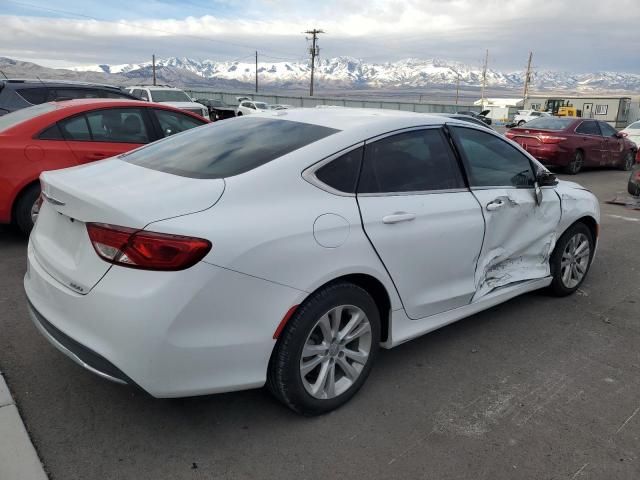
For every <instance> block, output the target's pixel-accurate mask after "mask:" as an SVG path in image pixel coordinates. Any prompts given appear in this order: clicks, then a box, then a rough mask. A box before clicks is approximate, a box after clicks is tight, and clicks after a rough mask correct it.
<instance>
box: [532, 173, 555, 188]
mask: <svg viewBox="0 0 640 480" xmlns="http://www.w3.org/2000/svg"><path fill="white" fill-rule="evenodd" d="M536 181H537V183H538V185H539V186H541V187H555V186H556V185H557V184H558V179H557V178H556V176H555V175H554V174H553V173H551V172H549V171H548V170H540V171H539V172H538V175H537V178H536Z"/></svg>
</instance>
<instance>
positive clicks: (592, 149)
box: [505, 117, 637, 175]
mask: <svg viewBox="0 0 640 480" xmlns="http://www.w3.org/2000/svg"><path fill="white" fill-rule="evenodd" d="M505 135H506V136H507V138H510V139H511V140H514V141H516V142H518V143H519V144H520V145H521V146H522V148H524V149H525V150H527V151H528V152H529V153H530V154H531V155H533V156H534V157H536V158H537V159H538V160H540V162H542V163H543V164H544V165H547V166H549V167H562V168H563V169H564V170H565V172H567V173H570V174H572V175H575V174H576V173H578V172H579V171H580V170H581V169H582V168H583V167H602V166H612V167H617V168H620V169H622V170H630V169H631V168H632V167H633V165H634V163H635V158H634V157H635V152H636V150H637V147H636V145H635V143H633V142H631V141H630V140H629V139H627V138H625V135H624V134H622V133H620V132H618V131H617V130H616V129H615V128H613V127H612V126H611V125H609V124H608V123H606V122H601V121H599V120H593V119H590V118H575V117H539V118H536V119H534V120H531V121H530V122H527V123H525V124H524V125H522V126H521V127H516V128H512V129H511V130H509V131H508V132H507V133H506V134H505Z"/></svg>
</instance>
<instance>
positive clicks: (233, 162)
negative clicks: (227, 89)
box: [121, 117, 339, 178]
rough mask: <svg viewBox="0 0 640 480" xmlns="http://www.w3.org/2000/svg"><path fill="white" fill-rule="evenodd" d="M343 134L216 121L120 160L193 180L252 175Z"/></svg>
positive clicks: (265, 122)
mask: <svg viewBox="0 0 640 480" xmlns="http://www.w3.org/2000/svg"><path fill="white" fill-rule="evenodd" d="M338 131H339V130H335V129H333V128H327V127H322V126H319V125H312V124H308V123H300V122H292V121H290V120H273V119H267V118H246V117H245V118H242V119H236V120H225V121H224V122H216V123H212V124H211V125H207V126H204V127H201V128H194V129H192V130H188V131H186V132H184V133H179V134H177V135H174V136H172V137H169V138H167V139H165V140H161V141H159V142H156V143H153V144H150V145H149V146H147V147H143V148H139V149H138V150H134V151H132V152H130V153H125V154H124V155H122V156H121V158H122V159H123V160H126V161H128V162H131V163H133V164H135V165H139V166H141V167H146V168H151V169H153V170H159V171H161V172H166V173H172V174H174V175H181V176H183V177H191V178H225V177H231V176H233V175H238V174H241V173H244V172H248V171H249V170H252V169H254V168H256V167H259V166H260V165H264V164H265V163H268V162H270V161H272V160H275V159H276V158H278V157H281V156H283V155H286V154H287V153H290V152H293V151H294V150H297V149H299V148H302V147H304V146H305V145H309V144H310V143H313V142H315V141H317V140H320V139H321V138H324V137H327V136H329V135H332V134H334V133H336V132H338Z"/></svg>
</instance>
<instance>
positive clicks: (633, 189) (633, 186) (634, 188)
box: [627, 170, 640, 197]
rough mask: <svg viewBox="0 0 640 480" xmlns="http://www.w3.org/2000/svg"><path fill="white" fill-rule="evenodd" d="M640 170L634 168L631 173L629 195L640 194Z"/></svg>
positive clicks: (628, 186) (636, 195)
mask: <svg viewBox="0 0 640 480" xmlns="http://www.w3.org/2000/svg"><path fill="white" fill-rule="evenodd" d="M637 178H638V170H634V171H633V172H631V175H629V183H628V184H627V191H628V192H629V195H633V196H634V197H638V196H640V185H639V184H638V179H637Z"/></svg>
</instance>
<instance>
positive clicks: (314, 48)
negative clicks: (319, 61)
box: [304, 28, 324, 97]
mask: <svg viewBox="0 0 640 480" xmlns="http://www.w3.org/2000/svg"><path fill="white" fill-rule="evenodd" d="M304 33H306V34H307V35H311V48H310V49H309V54H310V55H311V83H310V84H309V96H310V97H313V73H314V70H315V63H316V57H317V56H318V55H320V47H318V35H320V34H321V33H324V30H318V29H317V28H314V29H313V30H307V31H306V32H304Z"/></svg>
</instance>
